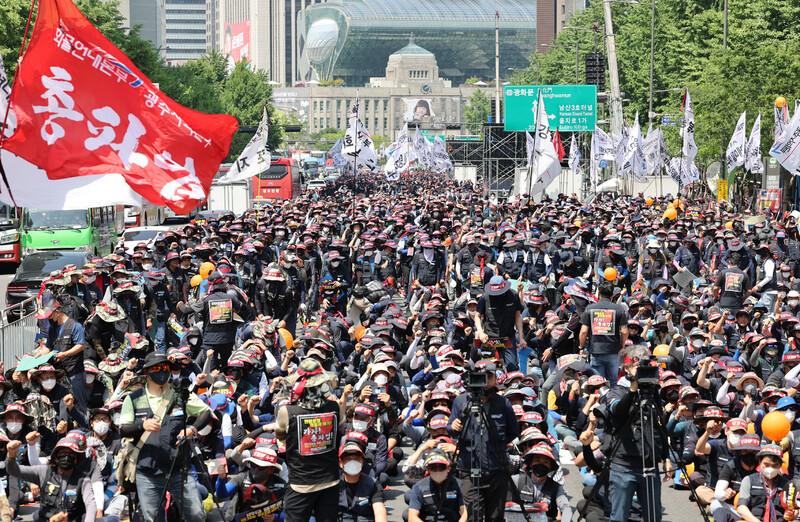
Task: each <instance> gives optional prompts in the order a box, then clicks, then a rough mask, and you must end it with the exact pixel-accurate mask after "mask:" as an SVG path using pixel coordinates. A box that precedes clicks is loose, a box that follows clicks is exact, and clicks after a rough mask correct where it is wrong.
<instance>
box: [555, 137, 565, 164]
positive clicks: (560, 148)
mask: <svg viewBox="0 0 800 522" xmlns="http://www.w3.org/2000/svg"><path fill="white" fill-rule="evenodd" d="M553 147H554V148H555V149H556V156H558V161H559V163H560V162H561V160H563V159H564V156H566V155H567V152H566V151H565V150H564V144H563V143H561V134H559V133H558V129H556V131H555V132H554V133H553Z"/></svg>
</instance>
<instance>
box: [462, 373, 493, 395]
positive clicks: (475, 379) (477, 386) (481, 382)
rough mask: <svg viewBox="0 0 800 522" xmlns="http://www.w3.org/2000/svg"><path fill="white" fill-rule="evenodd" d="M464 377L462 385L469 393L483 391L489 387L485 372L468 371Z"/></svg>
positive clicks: (487, 375) (487, 376)
mask: <svg viewBox="0 0 800 522" xmlns="http://www.w3.org/2000/svg"><path fill="white" fill-rule="evenodd" d="M465 377H466V379H465V381H464V385H465V386H466V388H467V389H468V390H469V391H473V392H477V391H483V389H484V388H486V386H488V385H489V374H488V373H486V372H479V371H475V370H469V371H468V372H467V373H466V374H465Z"/></svg>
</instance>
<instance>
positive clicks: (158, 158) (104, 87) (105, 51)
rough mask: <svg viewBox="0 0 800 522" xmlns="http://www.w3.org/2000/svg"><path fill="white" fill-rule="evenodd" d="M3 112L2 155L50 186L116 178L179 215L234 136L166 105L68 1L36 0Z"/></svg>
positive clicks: (216, 119) (218, 124) (200, 195)
mask: <svg viewBox="0 0 800 522" xmlns="http://www.w3.org/2000/svg"><path fill="white" fill-rule="evenodd" d="M11 105H12V106H13V107H14V112H15V114H16V117H17V121H18V127H17V130H16V132H15V133H14V134H13V135H12V136H11V137H10V138H8V139H7V140H6V141H5V142H4V143H3V148H4V149H7V150H9V151H10V152H12V153H14V154H16V155H17V156H20V157H22V158H24V159H26V160H27V161H29V162H31V163H33V164H34V165H36V166H38V167H39V168H41V169H42V170H44V171H45V172H46V173H47V176H48V178H49V179H64V178H70V177H74V176H84V175H90V174H121V175H122V176H123V177H124V178H125V180H126V182H127V183H128V184H129V185H130V186H131V188H133V189H134V190H135V191H136V192H138V193H139V194H141V195H142V196H144V197H145V198H147V199H148V200H149V201H150V202H152V203H154V204H158V205H166V206H168V207H170V208H171V209H173V210H174V211H176V212H178V213H187V212H189V211H190V210H191V209H192V208H194V207H195V206H197V205H198V204H199V203H201V202H203V201H204V200H205V199H206V197H207V195H208V191H209V189H210V186H211V180H212V179H213V178H214V175H215V174H216V173H217V171H218V169H219V164H220V162H221V161H222V160H223V159H224V158H225V156H226V155H227V154H228V149H229V148H230V144H231V139H232V138H233V133H234V132H236V129H237V128H238V124H237V122H236V119H235V118H234V117H232V116H228V115H209V114H203V113H200V112H196V111H193V110H191V109H187V108H186V107H183V106H182V105H179V104H178V103H176V102H175V101H173V100H171V99H170V98H168V97H167V96H165V95H164V94H163V93H162V92H161V91H160V90H158V89H157V88H156V87H155V86H154V85H153V84H152V82H150V80H149V79H147V77H145V76H144V75H143V74H142V73H141V72H140V71H139V70H138V69H137V68H136V67H135V66H134V65H133V63H132V62H131V61H130V60H129V59H128V57H127V56H125V54H124V53H123V52H122V51H120V50H119V49H117V48H116V47H114V45H113V44H112V43H111V42H110V41H108V40H107V39H106V38H105V37H104V36H103V35H102V34H101V33H100V31H98V30H97V29H96V28H95V27H94V26H93V25H92V24H91V23H90V22H89V21H88V20H87V19H86V18H85V17H84V16H83V14H81V12H80V11H79V10H78V8H77V7H75V5H74V4H73V3H72V2H71V1H70V0H40V2H39V13H38V16H37V20H36V27H35V28H34V30H33V34H32V36H31V40H30V45H29V46H28V49H27V51H26V52H25V55H24V57H23V60H22V63H21V64H20V66H19V67H18V68H17V74H16V77H15V79H14V85H13V88H12V91H11Z"/></svg>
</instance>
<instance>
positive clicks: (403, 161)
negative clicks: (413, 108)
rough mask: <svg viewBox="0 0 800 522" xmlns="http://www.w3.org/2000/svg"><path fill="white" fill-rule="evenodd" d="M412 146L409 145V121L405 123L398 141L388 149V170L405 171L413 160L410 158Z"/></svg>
mask: <svg viewBox="0 0 800 522" xmlns="http://www.w3.org/2000/svg"><path fill="white" fill-rule="evenodd" d="M409 149H410V147H409V146H408V123H406V124H405V125H403V129H402V130H401V131H400V134H399V135H398V136H397V141H395V142H394V143H392V144H391V145H390V146H389V147H388V148H387V149H386V167H385V168H386V171H387V172H395V171H403V170H406V169H407V168H408V164H409V162H410V161H411V159H410V158H409V155H410V150H409Z"/></svg>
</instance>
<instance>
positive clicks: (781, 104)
mask: <svg viewBox="0 0 800 522" xmlns="http://www.w3.org/2000/svg"><path fill="white" fill-rule="evenodd" d="M775 106H776V107H778V108H780V107H784V106H786V98H784V97H783V96H778V97H777V98H775Z"/></svg>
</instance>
